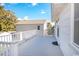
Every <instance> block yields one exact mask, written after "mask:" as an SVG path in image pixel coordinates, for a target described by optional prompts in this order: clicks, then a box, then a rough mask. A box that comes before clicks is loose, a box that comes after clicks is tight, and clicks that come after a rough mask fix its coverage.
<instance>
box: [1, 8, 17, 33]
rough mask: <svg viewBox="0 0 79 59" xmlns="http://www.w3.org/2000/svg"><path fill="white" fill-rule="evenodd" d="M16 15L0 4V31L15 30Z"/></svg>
mask: <svg viewBox="0 0 79 59" xmlns="http://www.w3.org/2000/svg"><path fill="white" fill-rule="evenodd" d="M16 19H17V18H16V16H15V15H14V13H13V12H11V11H10V10H5V9H4V7H3V6H0V31H6V32H7V31H15V29H16Z"/></svg>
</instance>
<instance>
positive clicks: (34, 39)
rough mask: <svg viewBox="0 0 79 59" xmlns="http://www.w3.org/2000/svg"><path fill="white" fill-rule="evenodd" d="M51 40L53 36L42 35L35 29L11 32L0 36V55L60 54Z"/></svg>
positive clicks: (53, 39)
mask: <svg viewBox="0 0 79 59" xmlns="http://www.w3.org/2000/svg"><path fill="white" fill-rule="evenodd" d="M6 38H7V40H6ZM53 41H56V39H55V37H54V36H49V35H42V34H40V32H39V31H37V30H30V31H24V32H13V33H10V34H9V35H3V36H0V56H62V55H63V54H62V51H61V49H60V47H59V46H55V45H53V44H52V42H53Z"/></svg>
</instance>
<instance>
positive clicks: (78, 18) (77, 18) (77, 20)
mask: <svg viewBox="0 0 79 59" xmlns="http://www.w3.org/2000/svg"><path fill="white" fill-rule="evenodd" d="M74 14H75V15H74V43H75V44H77V45H79V4H75V5H74Z"/></svg>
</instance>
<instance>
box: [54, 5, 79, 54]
mask: <svg viewBox="0 0 79 59" xmlns="http://www.w3.org/2000/svg"><path fill="white" fill-rule="evenodd" d="M73 22H74V4H68V5H67V6H66V8H65V9H64V10H63V11H62V13H61V14H60V16H59V22H58V23H57V24H56V28H55V29H57V26H59V37H57V30H55V31H56V32H55V36H56V38H57V41H58V43H59V45H60V48H61V50H62V52H63V54H64V55H78V54H77V51H76V49H75V48H74V47H73V46H72V40H73Z"/></svg>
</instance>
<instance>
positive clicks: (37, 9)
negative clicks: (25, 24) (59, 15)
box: [4, 3, 51, 20]
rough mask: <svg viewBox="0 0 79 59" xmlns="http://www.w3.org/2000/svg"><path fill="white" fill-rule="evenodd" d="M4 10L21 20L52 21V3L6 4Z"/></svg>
mask: <svg viewBox="0 0 79 59" xmlns="http://www.w3.org/2000/svg"><path fill="white" fill-rule="evenodd" d="M4 8H5V9H7V10H11V11H13V12H14V13H15V15H16V16H17V18H18V19H19V20H22V19H26V20H27V19H29V20H37V19H46V20H51V4H50V3H37V4H36V3H6V4H5V5H4Z"/></svg>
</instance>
